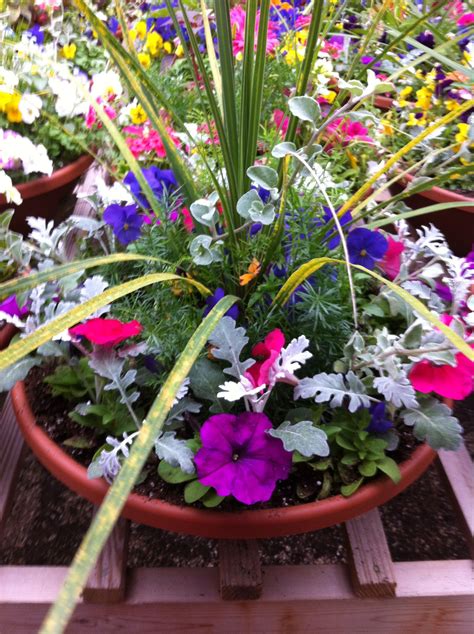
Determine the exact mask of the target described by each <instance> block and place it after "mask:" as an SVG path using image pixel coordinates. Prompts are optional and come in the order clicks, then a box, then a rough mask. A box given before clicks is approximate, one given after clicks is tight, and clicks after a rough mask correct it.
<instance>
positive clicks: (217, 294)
mask: <svg viewBox="0 0 474 634" xmlns="http://www.w3.org/2000/svg"><path fill="white" fill-rule="evenodd" d="M225 295H226V292H225V290H224V289H223V288H220V287H218V288H216V290H215V291H214V293H213V294H212V295H210V296H209V297H207V298H206V304H207V307H206V308H205V309H204V315H203V316H204V317H205V316H206V315H208V314H209V313H210V312H211V310H212V309H213V308H214V306H215V305H216V304H218V303H219V302H220V300H221V299H222V298H223V297H225ZM225 316H226V317H230V318H231V319H233V320H234V321H237V319H238V317H239V307H238V306H237V304H234V305H233V306H231V307H230V308H229V310H228V311H227V312H226V314H225Z"/></svg>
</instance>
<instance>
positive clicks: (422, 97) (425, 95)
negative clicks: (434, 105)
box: [415, 88, 433, 110]
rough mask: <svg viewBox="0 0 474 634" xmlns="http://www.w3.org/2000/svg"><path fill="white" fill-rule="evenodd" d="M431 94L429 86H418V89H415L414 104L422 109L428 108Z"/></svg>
mask: <svg viewBox="0 0 474 634" xmlns="http://www.w3.org/2000/svg"><path fill="white" fill-rule="evenodd" d="M432 96H433V93H432V92H431V90H429V88H420V90H417V91H416V102H415V106H416V107H417V108H421V109H422V110H429V108H430V106H431V97H432Z"/></svg>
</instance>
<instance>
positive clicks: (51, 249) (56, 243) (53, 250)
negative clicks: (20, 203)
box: [26, 216, 70, 261]
mask: <svg viewBox="0 0 474 634" xmlns="http://www.w3.org/2000/svg"><path fill="white" fill-rule="evenodd" d="M26 221H27V223H28V224H29V226H30V227H31V231H30V233H29V235H28V239H29V240H30V241H31V242H36V244H37V245H38V248H39V249H40V251H41V253H42V254H43V255H44V256H48V257H56V258H57V259H59V260H61V261H65V260H66V236H67V234H68V233H69V230H70V225H69V223H67V222H63V223H61V224H60V225H58V226H57V227H55V226H54V222H53V221H52V220H50V221H49V222H47V221H46V220H45V219H44V218H34V217H31V216H30V217H28V218H27V219H26Z"/></svg>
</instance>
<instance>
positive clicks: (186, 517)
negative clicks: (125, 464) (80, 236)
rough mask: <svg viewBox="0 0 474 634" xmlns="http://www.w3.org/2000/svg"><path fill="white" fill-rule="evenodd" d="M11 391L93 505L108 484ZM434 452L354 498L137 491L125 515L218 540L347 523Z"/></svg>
mask: <svg viewBox="0 0 474 634" xmlns="http://www.w3.org/2000/svg"><path fill="white" fill-rule="evenodd" d="M11 394H12V403H13V408H14V411H15V414H16V417H17V421H18V425H19V427H20V430H21V433H22V434H23V437H24V439H25V441H26V442H27V444H28V445H29V446H30V448H31V449H32V451H33V453H34V454H35V455H36V457H37V458H38V460H39V461H40V462H41V464H42V465H43V466H44V467H45V468H46V469H48V471H50V473H52V475H53V476H55V477H56V478H57V479H58V480H60V481H61V482H62V483H63V484H65V485H66V486H67V487H69V488H70V489H72V490H73V491H75V492H76V493H78V494H79V495H80V496H82V497H84V498H86V499H87V500H89V501H90V502H93V503H94V504H99V503H100V502H102V500H103V498H104V496H105V494H106V493H107V490H108V488H109V486H108V484H107V483H106V482H105V481H104V480H102V479H96V480H89V479H88V478H87V471H86V468H85V467H83V466H82V465H80V464H79V463H78V462H76V461H75V460H73V459H72V458H71V457H70V456H68V455H67V454H66V453H65V452H64V451H63V450H62V449H61V448H60V447H59V446H58V445H57V444H56V443H54V442H53V441H52V440H51V439H50V438H49V437H48V436H47V435H46V433H45V432H44V431H43V430H42V429H41V428H40V427H39V426H38V425H37V424H36V420H35V416H34V414H33V412H32V410H31V407H30V404H29V402H28V398H27V396H26V390H25V385H24V383H23V382H18V383H17V384H16V385H15V387H14V388H13V390H12V393H11ZM435 455H436V453H435V452H434V451H433V450H432V449H431V448H430V447H428V446H427V445H421V446H420V447H418V448H417V449H416V450H415V451H414V452H413V454H412V456H411V457H410V458H409V459H408V460H406V461H405V462H403V463H402V464H401V465H400V471H401V474H402V478H401V481H400V482H399V484H394V483H393V482H392V481H391V480H390V479H389V478H387V477H381V478H379V479H377V480H375V481H374V482H371V483H370V484H366V485H364V486H362V487H361V488H360V489H359V491H357V493H355V494H354V495H353V496H352V497H350V498H344V497H342V496H341V495H336V496H334V497H331V498H328V499H327V500H322V501H320V502H310V503H308V504H301V505H299V506H293V507H285V508H274V509H268V510H254V511H252V510H245V511H238V512H220V511H210V510H205V509H203V510H201V509H197V508H194V507H191V506H176V505H172V504H169V503H168V502H164V501H161V500H156V499H149V498H147V497H144V496H141V495H137V494H135V493H132V494H130V495H129V497H128V500H127V502H126V504H125V506H124V508H123V511H122V514H123V515H124V516H125V517H127V518H129V519H131V520H133V521H134V522H138V523H140V524H147V525H149V526H153V527H155V528H162V529H165V530H168V531H174V532H177V533H187V534H190V535H198V536H202V537H209V538H217V539H257V538H269V537H279V536H282V535H292V534H297V533H306V532H309V531H314V530H317V529H320V528H325V527H327V526H332V525H333V524H338V523H339V522H344V521H346V520H349V519H351V518H353V517H356V516H357V515H361V514H362V513H366V512H367V511H369V510H370V509H372V508H374V507H376V506H379V505H380V504H384V503H385V502H387V501H388V500H390V499H391V498H392V497H394V496H395V495H397V494H398V493H400V492H401V491H403V489H405V488H406V487H407V486H408V485H410V484H411V483H412V482H414V481H415V480H416V479H417V478H419V477H420V475H421V474H422V473H423V472H424V471H425V470H426V469H427V468H428V466H429V465H430V464H431V462H432V460H433V459H434V457H435Z"/></svg>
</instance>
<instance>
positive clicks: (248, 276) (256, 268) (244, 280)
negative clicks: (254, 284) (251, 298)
mask: <svg viewBox="0 0 474 634" xmlns="http://www.w3.org/2000/svg"><path fill="white" fill-rule="evenodd" d="M260 269H261V264H260V262H259V261H258V260H257V259H256V258H253V260H252V261H251V262H250V264H249V268H248V269H247V273H244V274H243V275H241V276H240V286H246V285H247V284H249V283H250V282H251V281H252V280H253V279H255V278H256V277H257V275H258V274H259V273H260Z"/></svg>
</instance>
